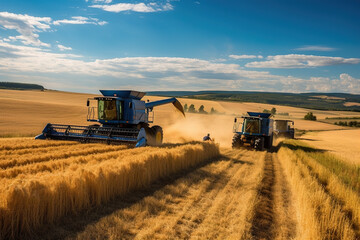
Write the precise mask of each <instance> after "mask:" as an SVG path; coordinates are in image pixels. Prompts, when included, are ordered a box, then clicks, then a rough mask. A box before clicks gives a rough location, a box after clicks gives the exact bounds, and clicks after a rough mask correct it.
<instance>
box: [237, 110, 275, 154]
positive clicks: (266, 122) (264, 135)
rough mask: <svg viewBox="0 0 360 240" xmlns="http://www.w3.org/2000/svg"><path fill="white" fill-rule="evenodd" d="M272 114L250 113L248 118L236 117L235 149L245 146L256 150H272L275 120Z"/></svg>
mask: <svg viewBox="0 0 360 240" xmlns="http://www.w3.org/2000/svg"><path fill="white" fill-rule="evenodd" d="M270 117H271V114H270V113H258V112H248V115H247V116H241V117H235V120H234V127H233V132H234V133H235V135H234V137H233V140H232V147H233V148H235V149H236V148H241V147H243V146H244V145H245V144H248V145H250V146H251V147H253V148H255V149H256V150H259V151H262V150H264V148H266V149H271V147H272V144H273V121H274V120H273V119H271V118H270Z"/></svg>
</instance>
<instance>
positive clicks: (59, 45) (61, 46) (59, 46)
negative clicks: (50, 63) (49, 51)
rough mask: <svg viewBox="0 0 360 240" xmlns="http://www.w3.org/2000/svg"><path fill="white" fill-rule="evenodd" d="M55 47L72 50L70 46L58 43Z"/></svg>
mask: <svg viewBox="0 0 360 240" xmlns="http://www.w3.org/2000/svg"><path fill="white" fill-rule="evenodd" d="M57 47H58V48H59V50H60V51H68V50H72V48H71V47H65V46H64V45H61V44H58V45H57Z"/></svg>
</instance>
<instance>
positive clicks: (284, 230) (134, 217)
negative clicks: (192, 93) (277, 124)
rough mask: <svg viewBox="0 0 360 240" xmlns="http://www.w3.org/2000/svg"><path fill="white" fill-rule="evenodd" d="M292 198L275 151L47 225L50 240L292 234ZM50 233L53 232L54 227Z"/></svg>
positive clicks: (236, 155)
mask: <svg viewBox="0 0 360 240" xmlns="http://www.w3.org/2000/svg"><path fill="white" fill-rule="evenodd" d="M291 209H292V208H291V198H290V193H289V192H288V188H287V185H286V182H284V177H283V175H282V171H281V169H280V168H279V164H278V163H277V161H276V153H266V152H257V151H253V150H247V149H242V150H232V149H222V157H221V158H219V159H216V160H214V161H213V162H211V163H209V164H206V165H204V166H201V167H199V168H197V169H195V170H192V171H190V172H184V173H181V174H180V175H178V176H174V178H173V179H168V180H166V181H162V182H159V183H155V184H153V185H152V186H151V187H150V188H149V189H148V190H147V191H142V192H138V193H134V194H133V195H131V196H129V197H128V198H126V199H118V200H116V201H114V202H113V203H110V204H108V205H106V206H103V207H102V208H100V209H96V210H93V211H90V212H89V213H84V215H82V216H77V217H74V218H72V219H67V221H66V222H64V223H62V224H60V225H58V226H56V227H50V229H45V230H44V231H46V232H47V234H44V235H43V234H41V233H39V236H41V237H45V238H47V239H54V238H55V239H275V238H276V239H290V238H292V237H293V233H295V228H294V226H295V224H294V222H293V221H292V219H291V214H292V212H291ZM49 232H51V233H49Z"/></svg>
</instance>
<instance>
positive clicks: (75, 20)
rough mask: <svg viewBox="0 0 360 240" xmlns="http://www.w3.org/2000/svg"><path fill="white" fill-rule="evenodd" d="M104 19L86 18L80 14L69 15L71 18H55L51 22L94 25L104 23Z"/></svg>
mask: <svg viewBox="0 0 360 240" xmlns="http://www.w3.org/2000/svg"><path fill="white" fill-rule="evenodd" d="M106 23H107V22H106V21H99V19H97V18H91V17H90V18H88V17H82V16H76V17H71V19H62V20H56V21H54V22H53V24H54V25H60V24H94V25H100V26H102V25H105V24H106Z"/></svg>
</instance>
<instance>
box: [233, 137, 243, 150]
mask: <svg viewBox="0 0 360 240" xmlns="http://www.w3.org/2000/svg"><path fill="white" fill-rule="evenodd" d="M243 145H244V142H243V141H242V140H241V135H240V134H235V135H234V137H233V139H232V148H234V149H239V148H241V147H242V146H243Z"/></svg>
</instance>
